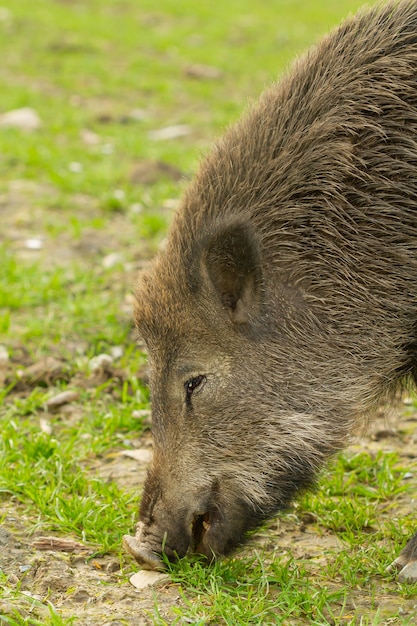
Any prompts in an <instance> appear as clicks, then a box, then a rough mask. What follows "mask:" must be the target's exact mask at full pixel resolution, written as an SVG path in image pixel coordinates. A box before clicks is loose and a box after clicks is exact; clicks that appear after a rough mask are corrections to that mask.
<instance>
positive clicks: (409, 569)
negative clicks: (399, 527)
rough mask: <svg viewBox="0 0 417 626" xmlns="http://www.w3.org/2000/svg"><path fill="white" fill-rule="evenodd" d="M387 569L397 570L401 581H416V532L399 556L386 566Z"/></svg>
mask: <svg viewBox="0 0 417 626" xmlns="http://www.w3.org/2000/svg"><path fill="white" fill-rule="evenodd" d="M388 570H389V571H393V570H397V571H398V580H399V581H400V582H401V583H414V582H417V533H416V534H415V535H413V537H411V539H410V540H409V542H408V543H407V545H406V546H405V548H404V549H403V550H402V552H401V554H400V556H399V557H398V558H397V559H395V561H394V562H393V563H391V565H390V566H389V567H388Z"/></svg>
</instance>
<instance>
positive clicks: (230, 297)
mask: <svg viewBox="0 0 417 626" xmlns="http://www.w3.org/2000/svg"><path fill="white" fill-rule="evenodd" d="M204 262H205V266H206V270H207V273H208V276H209V278H210V280H211V282H212V284H213V286H214V288H215V290H216V291H217V294H218V295H219V298H220V301H221V303H222V305H223V307H224V308H225V309H226V310H227V312H228V314H229V317H230V319H231V320H232V322H234V323H236V324H243V323H246V322H249V321H250V319H251V318H253V317H254V316H256V315H257V313H258V311H259V306H260V301H261V281H262V276H261V263H260V253H259V247H258V243H257V240H256V237H255V235H254V233H253V232H252V229H251V228H250V227H248V226H247V225H245V224H232V225H228V226H225V227H223V228H220V229H218V230H217V231H216V232H215V233H213V234H212V235H211V236H210V237H209V239H208V240H207V242H206V248H205V255H204Z"/></svg>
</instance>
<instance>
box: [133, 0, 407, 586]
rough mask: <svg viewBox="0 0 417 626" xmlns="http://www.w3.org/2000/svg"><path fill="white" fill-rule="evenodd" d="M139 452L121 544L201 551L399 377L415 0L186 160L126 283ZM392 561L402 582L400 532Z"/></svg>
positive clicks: (394, 7)
mask: <svg viewBox="0 0 417 626" xmlns="http://www.w3.org/2000/svg"><path fill="white" fill-rule="evenodd" d="M135 318H136V323H137V326H138V328H139V330H140V333H141V335H142V337H143V338H144V341H145V343H146V346H147V350H148V352H149V361H150V368H151V376H150V388H151V394H152V420H153V438H154V454H153V461H152V464H151V466H150V468H149V471H148V476H147V480H146V483H145V487H144V493H143V497H142V502H141V507H140V516H139V520H140V521H139V523H138V527H137V533H136V536H135V537H129V536H126V537H125V538H124V542H125V546H126V547H127V549H128V550H129V551H130V552H131V553H132V554H133V556H134V557H135V558H136V559H137V561H138V562H139V563H140V564H141V565H142V566H143V567H145V568H160V567H162V562H161V559H160V554H161V553H162V552H164V553H165V554H166V555H167V556H168V558H170V559H175V558H177V557H182V556H183V555H185V554H186V553H187V552H188V551H196V552H197V553H201V554H203V555H206V556H207V557H209V558H212V557H213V556H216V555H220V554H225V553H227V552H229V551H230V550H231V549H232V548H234V547H235V546H237V545H238V544H239V543H240V542H241V541H242V540H243V538H244V536H245V533H246V531H248V530H249V529H253V528H256V527H257V526H258V525H259V524H260V523H261V522H263V521H264V520H266V519H267V518H270V517H271V516H273V515H274V514H275V513H276V512H277V511H279V510H280V509H282V508H283V507H285V506H286V505H288V503H289V502H290V501H291V500H292V499H293V498H294V497H295V496H297V494H299V492H300V491H301V490H304V489H306V488H308V487H309V486H311V485H312V484H313V483H314V481H315V478H316V476H317V473H318V472H319V470H320V469H321V468H322V467H323V465H324V463H325V462H326V460H327V459H329V457H330V456H331V455H333V454H334V453H335V452H336V451H338V450H340V449H341V448H342V447H343V445H344V444H345V443H346V440H347V437H348V435H349V433H351V432H352V430H353V429H354V428H355V426H356V425H357V424H358V423H359V422H361V421H362V420H364V418H365V417H366V416H369V415H371V414H372V411H374V410H375V407H376V406H377V405H378V403H380V402H382V401H387V400H389V399H390V398H392V397H393V395H394V394H395V393H397V392H398V387H399V385H402V384H404V382H407V381H410V380H414V381H416V380H417V3H416V2H413V1H402V2H399V3H388V4H385V5H384V6H379V7H377V8H373V9H370V10H368V11H363V12H360V13H359V14H358V15H356V16H355V17H352V18H349V19H347V20H346V21H345V22H344V23H342V25H341V26H340V27H339V28H338V29H337V30H335V31H334V32H333V33H331V34H330V35H329V36H327V37H326V38H324V39H323V40H322V41H321V43H319V44H318V45H317V46H316V47H314V48H313V49H312V50H311V51H309V52H308V53H307V54H306V55H305V56H303V57H302V58H301V59H300V60H298V62H296V63H295V65H294V67H293V68H292V71H290V72H289V73H288V75H286V76H284V78H283V79H282V80H280V82H278V83H277V84H274V85H273V86H272V87H271V88H269V89H268V90H267V91H266V92H265V93H264V94H263V95H262V96H261V98H260V100H259V101H258V103H257V104H256V105H255V106H253V107H252V108H251V109H250V110H249V111H248V112H246V114H245V115H244V116H243V117H242V119H241V120H240V121H238V122H237V123H236V124H235V125H234V126H232V127H231V128H230V129H229V130H228V131H227V132H226V133H225V135H224V136H223V138H221V139H220V140H219V141H218V142H217V144H216V145H215V147H214V148H213V150H212V152H211V153H210V154H209V155H208V156H207V158H205V160H203V162H202V164H201V166H200V169H199V171H198V172H197V174H196V176H195V178H194V180H193V182H192V183H191V185H190V186H189V188H188V190H187V191H186V193H185V195H184V198H183V200H182V204H181V207H180V209H179V211H178V212H177V214H176V216H175V218H174V220H173V223H172V226H171V229H170V232H169V236H168V239H167V242H166V245H165V247H164V248H163V249H161V251H160V252H159V254H158V255H157V257H156V259H155V261H154V263H153V265H152V266H151V268H150V269H149V270H147V271H145V273H144V274H143V276H142V277H141V279H140V284H139V287H138V290H137V295H136V312H135ZM394 566H395V567H396V568H397V569H399V570H402V572H401V574H400V577H402V579H403V580H406V579H408V580H417V538H416V537H415V538H414V539H412V540H411V541H410V542H409V544H408V546H407V547H406V549H405V550H404V551H403V552H402V553H401V555H400V557H399V559H397V561H396V562H395V563H394Z"/></svg>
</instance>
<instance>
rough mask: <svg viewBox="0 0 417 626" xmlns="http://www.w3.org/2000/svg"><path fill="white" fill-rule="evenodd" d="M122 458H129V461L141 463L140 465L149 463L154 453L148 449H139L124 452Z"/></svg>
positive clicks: (121, 453) (121, 454)
mask: <svg viewBox="0 0 417 626" xmlns="http://www.w3.org/2000/svg"><path fill="white" fill-rule="evenodd" d="M120 456H127V457H129V459H134V460H135V461H139V463H149V462H150V460H151V458H152V452H151V451H150V450H148V449H147V448H139V449H137V450H123V451H122V452H120Z"/></svg>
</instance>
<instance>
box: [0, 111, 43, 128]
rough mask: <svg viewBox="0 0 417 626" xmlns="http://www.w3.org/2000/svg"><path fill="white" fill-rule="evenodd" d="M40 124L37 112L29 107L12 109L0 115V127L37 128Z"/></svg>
mask: <svg viewBox="0 0 417 626" xmlns="http://www.w3.org/2000/svg"><path fill="white" fill-rule="evenodd" d="M41 126H42V122H41V119H40V117H39V115H38V113H37V112H36V111H35V110H34V109H31V108H30V107H23V108H21V109H13V110H12V111H7V112H6V113H3V114H2V115H0V127H2V128H18V129H19V130H25V131H32V130H38V129H39V128H40V127H41Z"/></svg>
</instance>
